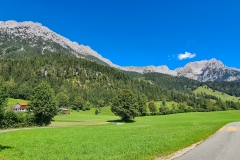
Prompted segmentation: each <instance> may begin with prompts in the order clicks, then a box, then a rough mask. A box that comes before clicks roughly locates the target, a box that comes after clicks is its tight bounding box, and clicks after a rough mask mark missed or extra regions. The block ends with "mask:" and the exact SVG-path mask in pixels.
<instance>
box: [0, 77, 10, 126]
mask: <svg viewBox="0 0 240 160" xmlns="http://www.w3.org/2000/svg"><path fill="white" fill-rule="evenodd" d="M7 98H8V93H7V88H6V86H5V84H4V82H3V80H2V79H1V78H0V127H1V124H2V123H1V122H2V120H3V118H4V107H5V106H6V105H7Z"/></svg>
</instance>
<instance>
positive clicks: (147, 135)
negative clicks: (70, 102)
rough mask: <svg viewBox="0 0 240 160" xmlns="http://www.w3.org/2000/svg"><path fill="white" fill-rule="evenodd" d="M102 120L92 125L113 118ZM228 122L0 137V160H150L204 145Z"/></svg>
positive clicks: (169, 119)
mask: <svg viewBox="0 0 240 160" xmlns="http://www.w3.org/2000/svg"><path fill="white" fill-rule="evenodd" d="M77 114H79V115H77ZM83 114H87V112H84V113H78V112H76V114H75V113H74V114H71V116H73V117H75V118H77V117H78V116H80V115H81V116H82V115H83ZM89 115H91V114H90V112H89ZM64 116H66V117H68V116H69V117H70V115H68V116H67V115H64ZM94 116H96V117H98V116H99V115H94ZM102 116H103V117H102V118H101V119H98V118H96V119H95V120H97V121H98V122H100V121H104V120H108V119H109V120H116V119H118V118H117V117H115V116H113V115H107V116H106V118H104V115H102ZM56 119H58V120H63V119H64V118H63V116H62V117H61V118H60V116H59V117H56ZM67 120H71V118H67ZM81 120H84V118H82V119H81ZM86 121H87V120H86ZM233 121H240V111H225V112H208V113H200V112H199V113H197V112H196V113H184V114H174V115H166V116H148V117H138V118H136V119H135V122H134V123H124V124H122V125H119V124H118V123H109V124H106V125H96V126H77V127H62V128H41V129H40V128H39V129H32V130H22V131H15V132H9V133H1V134H0V145H1V147H0V148H1V149H0V159H11V160H15V159H26V160H28V159H39V160H40V159H41V160H42V159H51V160H55V159H56V160H61V159H71V160H75V159H84V160H87V159H89V160H90V159H91V160H94V159H97V160H98V159H128V160H135V159H154V158H157V157H160V156H164V155H167V154H170V153H172V152H175V151H177V150H179V149H181V148H184V147H187V146H189V145H191V144H193V143H195V142H198V141H200V140H202V139H205V138H207V137H208V136H210V135H211V134H213V133H214V132H216V131H217V130H218V129H219V128H221V127H222V126H223V125H225V124H226V123H229V122H233Z"/></svg>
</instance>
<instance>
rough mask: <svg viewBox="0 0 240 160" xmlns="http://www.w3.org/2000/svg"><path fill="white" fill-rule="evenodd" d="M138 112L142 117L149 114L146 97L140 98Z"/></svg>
mask: <svg viewBox="0 0 240 160" xmlns="http://www.w3.org/2000/svg"><path fill="white" fill-rule="evenodd" d="M138 111H139V114H140V115H141V116H145V115H146V113H147V100H146V97H145V96H144V95H142V96H140V97H138Z"/></svg>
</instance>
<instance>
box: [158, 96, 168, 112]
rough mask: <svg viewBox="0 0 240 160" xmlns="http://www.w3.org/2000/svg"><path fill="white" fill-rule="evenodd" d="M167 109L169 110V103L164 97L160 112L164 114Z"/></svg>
mask: <svg viewBox="0 0 240 160" xmlns="http://www.w3.org/2000/svg"><path fill="white" fill-rule="evenodd" d="M167 110H168V107H167V104H166V100H165V99H163V100H162V104H161V106H160V108H159V112H162V113H163V114H166V113H167Z"/></svg>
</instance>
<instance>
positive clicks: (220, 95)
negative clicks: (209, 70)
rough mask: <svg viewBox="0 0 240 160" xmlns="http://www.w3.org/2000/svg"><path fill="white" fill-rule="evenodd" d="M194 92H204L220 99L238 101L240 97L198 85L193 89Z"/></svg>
mask: <svg viewBox="0 0 240 160" xmlns="http://www.w3.org/2000/svg"><path fill="white" fill-rule="evenodd" d="M194 93H195V94H201V93H206V94H208V95H213V96H216V97H218V98H220V99H221V100H222V101H234V102H240V97H236V96H230V95H228V94H226V93H223V92H219V91H217V90H213V89H211V88H209V87H207V86H202V87H198V88H197V89H196V90H194Z"/></svg>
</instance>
